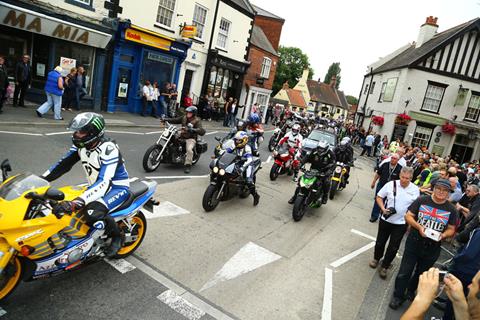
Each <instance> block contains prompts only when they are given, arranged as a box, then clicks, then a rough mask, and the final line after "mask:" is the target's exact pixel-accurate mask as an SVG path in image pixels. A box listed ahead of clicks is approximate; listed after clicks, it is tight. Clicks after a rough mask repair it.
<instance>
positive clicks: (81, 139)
mask: <svg viewBox="0 0 480 320" xmlns="http://www.w3.org/2000/svg"><path fill="white" fill-rule="evenodd" d="M68 130H71V131H74V132H73V136H72V141H73V144H74V145H75V146H76V147H77V148H87V149H91V148H93V147H94V146H96V144H97V142H98V141H100V139H102V137H103V134H104V133H105V120H104V119H103V116H102V115H100V114H98V113H94V112H83V113H80V114H78V115H77V116H76V117H75V118H73V120H72V121H70V124H69V125H68Z"/></svg>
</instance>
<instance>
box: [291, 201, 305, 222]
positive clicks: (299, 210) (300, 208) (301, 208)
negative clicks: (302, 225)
mask: <svg viewBox="0 0 480 320" xmlns="http://www.w3.org/2000/svg"><path fill="white" fill-rule="evenodd" d="M306 210H307V207H306V206H305V199H304V196H300V195H298V196H297V198H296V199H295V203H294V204H293V209H292V217H293V220H294V221H295V222H298V221H300V220H302V218H303V216H304V215H305V211H306Z"/></svg>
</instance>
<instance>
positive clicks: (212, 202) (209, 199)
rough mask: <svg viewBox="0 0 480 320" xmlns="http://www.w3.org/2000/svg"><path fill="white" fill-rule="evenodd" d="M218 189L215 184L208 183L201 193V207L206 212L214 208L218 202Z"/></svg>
mask: <svg viewBox="0 0 480 320" xmlns="http://www.w3.org/2000/svg"><path fill="white" fill-rule="evenodd" d="M219 191H220V190H219V189H218V187H217V186H214V185H209V186H208V187H207V190H205V193H204V194H203V199H202V207H203V209H204V210H205V211H206V212H210V211H213V210H215V208H216V207H217V206H218V203H219V202H220V197H219V196H218V192H219Z"/></svg>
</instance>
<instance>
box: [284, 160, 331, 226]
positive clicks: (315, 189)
mask: <svg viewBox="0 0 480 320" xmlns="http://www.w3.org/2000/svg"><path fill="white" fill-rule="evenodd" d="M324 176H325V173H323V172H320V171H318V170H316V169H311V170H305V171H304V174H303V175H302V176H301V177H300V181H299V185H300V191H299V193H298V195H297V197H296V198H295V202H294V204H293V210H292V217H293V220H295V221H300V220H302V218H303V216H304V215H305V212H306V211H307V209H308V208H319V207H320V206H321V205H322V202H321V201H320V200H319V199H321V197H322V188H321V183H320V182H321V179H320V178H322V177H324Z"/></svg>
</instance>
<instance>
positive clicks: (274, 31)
mask: <svg viewBox="0 0 480 320" xmlns="http://www.w3.org/2000/svg"><path fill="white" fill-rule="evenodd" d="M254 23H255V25H256V26H259V27H260V28H262V30H263V32H264V33H265V35H266V36H267V38H268V40H270V43H271V44H272V46H273V48H274V49H275V50H278V46H279V43H280V35H281V34H282V28H283V23H284V21H281V20H275V19H272V18H267V17H262V16H255V20H254Z"/></svg>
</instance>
